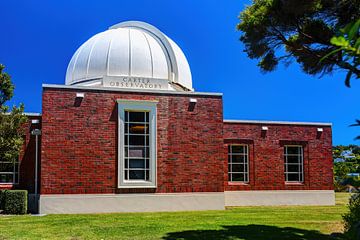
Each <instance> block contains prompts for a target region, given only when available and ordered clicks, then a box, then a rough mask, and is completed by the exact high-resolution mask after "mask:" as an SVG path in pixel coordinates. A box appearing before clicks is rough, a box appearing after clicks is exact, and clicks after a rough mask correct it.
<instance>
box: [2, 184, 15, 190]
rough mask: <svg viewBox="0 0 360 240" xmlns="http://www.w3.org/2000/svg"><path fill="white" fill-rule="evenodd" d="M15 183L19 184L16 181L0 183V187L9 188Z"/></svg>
mask: <svg viewBox="0 0 360 240" xmlns="http://www.w3.org/2000/svg"><path fill="white" fill-rule="evenodd" d="M16 185H19V184H18V183H0V189H11V188H13V187H14V186H16Z"/></svg>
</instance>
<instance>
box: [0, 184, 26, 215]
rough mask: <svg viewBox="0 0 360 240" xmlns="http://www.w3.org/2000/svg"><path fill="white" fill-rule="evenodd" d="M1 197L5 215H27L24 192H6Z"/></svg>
mask: <svg viewBox="0 0 360 240" xmlns="http://www.w3.org/2000/svg"><path fill="white" fill-rule="evenodd" d="M2 195H3V197H2V198H3V205H4V213H5V214H26V213H27V191H26V190H6V191H4V192H3V193H2Z"/></svg>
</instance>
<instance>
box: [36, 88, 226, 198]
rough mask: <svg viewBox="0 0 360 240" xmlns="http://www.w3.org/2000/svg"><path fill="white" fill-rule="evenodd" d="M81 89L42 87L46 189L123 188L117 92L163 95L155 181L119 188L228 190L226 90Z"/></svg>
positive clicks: (127, 96) (142, 97) (97, 190)
mask: <svg viewBox="0 0 360 240" xmlns="http://www.w3.org/2000/svg"><path fill="white" fill-rule="evenodd" d="M76 92H77V91H76V90H73V89H53V88H49V89H47V88H44V90H43V99H42V102H43V114H42V124H43V128H42V131H43V136H42V148H41V150H42V165H41V172H42V176H41V177H42V180H41V194H62V193H77V194H82V193H116V192H119V191H118V190H117V161H118V157H117V153H118V150H117V148H118V144H117V142H118V136H117V127H118V121H117V119H118V113H117V105H116V100H117V99H131V100H157V101H158V105H157V188H156V189H155V190H152V189H130V190H121V192H149V191H150V192H151V191H155V192H158V193H172V192H222V191H223V190H224V185H223V172H224V169H223V167H224V155H223V135H222V131H223V115H222V97H221V96H201V95H196V96H191V95H181V94H178V95H174V94H152V93H134V92H116V91H114V92H110V91H93V90H92V91H84V93H85V97H84V99H83V100H82V101H81V102H80V101H79V99H76V98H75V95H76ZM190 97H194V98H196V99H197V103H196V105H195V107H194V109H192V108H191V107H190V106H189V98H190Z"/></svg>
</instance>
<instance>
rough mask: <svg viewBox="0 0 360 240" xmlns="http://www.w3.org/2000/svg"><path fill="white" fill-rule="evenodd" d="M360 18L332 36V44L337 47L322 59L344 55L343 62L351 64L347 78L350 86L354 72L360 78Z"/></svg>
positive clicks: (346, 81) (347, 83)
mask: <svg viewBox="0 0 360 240" xmlns="http://www.w3.org/2000/svg"><path fill="white" fill-rule="evenodd" d="M359 29H360V18H359V19H358V20H357V21H355V22H352V23H349V24H348V25H346V26H345V27H344V28H342V29H340V34H339V35H338V36H334V37H332V38H331V40H330V42H331V44H332V45H334V46H335V47H337V49H335V50H334V51H332V52H330V53H329V54H327V55H325V56H324V57H323V58H322V59H321V61H323V60H324V59H327V58H329V57H332V56H334V55H337V54H339V53H340V54H341V55H342V56H343V61H344V63H343V64H346V65H347V66H349V68H350V70H348V73H347V75H346V78H345V85H346V86H347V87H350V79H351V77H352V75H353V74H355V77H356V78H360V74H359V72H360V69H359V65H360V35H359Z"/></svg>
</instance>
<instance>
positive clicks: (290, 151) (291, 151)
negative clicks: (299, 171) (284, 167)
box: [287, 146, 301, 154]
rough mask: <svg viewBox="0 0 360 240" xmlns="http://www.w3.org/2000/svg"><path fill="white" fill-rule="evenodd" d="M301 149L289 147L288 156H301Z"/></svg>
mask: <svg viewBox="0 0 360 240" xmlns="http://www.w3.org/2000/svg"><path fill="white" fill-rule="evenodd" d="M300 149H301V147H297V146H296V147H293V146H288V147H287V154H301V151H300Z"/></svg>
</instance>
